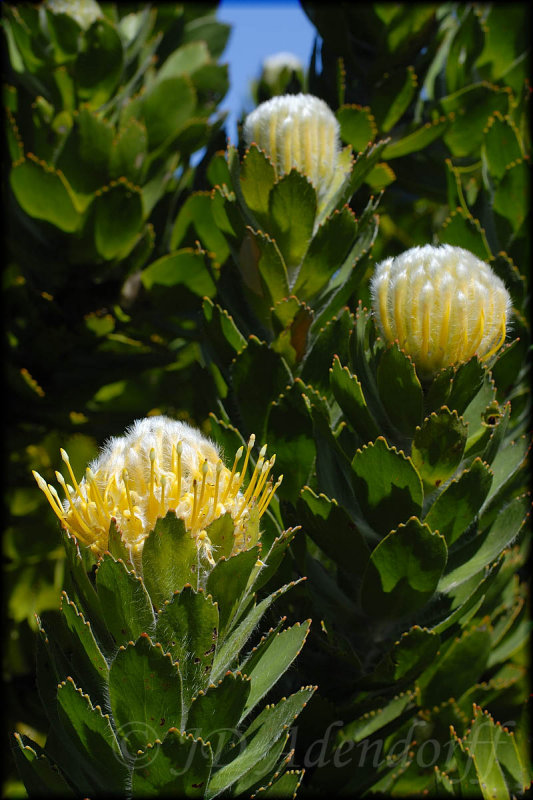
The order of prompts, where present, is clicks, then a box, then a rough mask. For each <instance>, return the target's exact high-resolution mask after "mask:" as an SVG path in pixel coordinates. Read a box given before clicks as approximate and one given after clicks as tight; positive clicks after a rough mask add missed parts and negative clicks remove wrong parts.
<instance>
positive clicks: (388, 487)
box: [351, 436, 423, 535]
mask: <svg viewBox="0 0 533 800" xmlns="http://www.w3.org/2000/svg"><path fill="white" fill-rule="evenodd" d="M351 479H352V486H353V490H354V493H355V496H356V498H357V501H358V503H359V505H360V506H361V509H362V511H363V513H364V515H365V518H366V519H367V521H368V522H369V523H370V525H372V527H373V528H374V530H376V532H378V533H379V534H381V535H385V534H386V533H388V532H389V531H390V530H391V529H392V528H396V527H397V526H398V524H399V523H400V522H405V521H406V520H407V519H409V517H413V516H418V515H419V514H420V512H421V510H422V499H423V492H422V481H421V480H420V477H419V475H418V473H417V471H416V469H415V468H414V466H413V462H412V461H411V459H410V458H407V457H406V456H405V455H404V454H403V453H402V452H401V451H398V450H396V448H395V447H389V445H388V444H387V442H386V440H385V438H384V437H383V436H379V437H378V438H377V439H376V441H375V442H373V443H370V444H368V445H365V446H363V448H362V449H361V450H357V452H356V454H355V456H354V457H353V460H352V476H351Z"/></svg>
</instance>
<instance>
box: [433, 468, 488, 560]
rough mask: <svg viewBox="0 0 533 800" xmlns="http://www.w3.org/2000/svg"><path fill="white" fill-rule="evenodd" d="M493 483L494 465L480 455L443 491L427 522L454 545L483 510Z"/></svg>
mask: <svg viewBox="0 0 533 800" xmlns="http://www.w3.org/2000/svg"><path fill="white" fill-rule="evenodd" d="M491 483H492V472H491V470H490V468H489V467H488V466H487V465H486V464H485V463H484V462H483V461H482V460H481V459H480V458H476V459H475V460H474V462H473V464H472V466H471V467H470V469H467V470H465V471H464V472H462V473H461V474H460V475H459V477H458V478H455V479H454V480H452V481H451V483H449V484H448V486H446V488H445V489H444V490H443V491H442V492H441V494H439V496H438V497H437V499H436V500H435V502H434V503H433V505H432V506H431V508H430V509H429V511H428V513H427V514H426V516H425V518H424V521H425V522H426V523H427V524H428V525H429V527H430V528H431V529H432V530H434V531H438V532H439V533H440V534H441V535H442V536H444V538H445V539H446V542H447V544H448V545H451V544H453V542H455V541H456V539H458V538H459V537H460V536H461V535H462V534H463V533H464V532H465V531H466V530H467V528H468V527H469V525H470V524H471V523H472V522H473V520H474V519H475V517H476V515H477V514H478V513H479V509H480V508H481V506H482V504H483V501H484V500H485V498H486V497H487V495H488V493H489V490H490V487H491Z"/></svg>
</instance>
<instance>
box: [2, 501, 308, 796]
mask: <svg viewBox="0 0 533 800" xmlns="http://www.w3.org/2000/svg"><path fill="white" fill-rule="evenodd" d="M180 523H181V521H180V520H177V519H176V517H175V515H174V514H172V513H169V514H168V515H167V516H166V517H165V518H164V519H160V520H158V523H157V525H156V527H155V529H154V531H153V532H152V533H151V535H150V536H149V537H148V539H147V540H146V547H145V548H144V550H143V560H142V572H140V573H138V572H136V571H135V570H134V569H133V567H132V565H131V564H128V565H125V563H124V562H123V561H122V560H121V559H115V558H114V557H113V556H112V555H111V554H110V553H104V554H103V556H101V557H100V558H99V559H98V562H97V565H96V570H95V571H93V570H91V571H90V572H89V574H88V573H87V572H86V570H85V568H84V567H83V564H82V559H81V554H80V552H79V551H77V553H74V554H73V558H72V564H73V567H74V568H75V570H76V572H75V574H74V575H73V587H74V589H75V592H76V597H77V604H76V603H74V602H73V601H71V600H69V598H68V596H67V594H66V593H65V592H64V593H63V603H62V607H61V613H60V615H59V618H58V619H56V615H52V616H47V617H46V618H44V619H43V620H42V625H43V627H42V628H40V632H41V636H42V646H43V647H44V648H45V650H46V654H45V657H44V658H43V659H40V660H39V666H38V675H37V680H38V684H39V688H40V692H41V696H42V697H43V700H44V699H45V697H46V698H47V702H46V712H47V715H48V719H49V726H50V727H49V731H48V737H47V744H46V746H45V748H44V751H43V752H41V750H40V748H39V746H38V745H37V744H35V743H32V742H31V741H30V740H28V741H27V742H26V741H25V740H23V739H22V738H20V737H18V738H17V740H16V744H15V750H16V758H17V763H19V765H20V771H21V776H22V778H23V780H24V782H25V785H26V787H27V789H28V791H30V792H32V793H33V792H36V793H39V792H40V793H43V792H46V791H47V790H48V789H50V788H51V787H54V788H55V785H56V784H57V785H58V786H60V787H63V788H64V789H71V790H74V791H75V792H76V793H78V794H81V793H83V794H85V793H87V792H89V791H91V792H96V793H102V792H109V791H111V792H113V793H117V794H122V795H124V796H126V795H127V794H128V793H129V791H130V789H129V787H130V786H131V788H132V791H133V795H134V796H137V795H144V794H146V793H149V794H150V793H155V794H161V793H165V792H167V791H173V792H176V791H179V792H185V793H186V794H187V795H189V794H192V795H193V796H195V795H196V794H199V796H201V797H212V796H215V795H216V794H218V793H219V792H221V791H222V790H225V789H231V787H232V786H234V784H235V782H236V781H237V780H244V778H245V777H246V776H249V778H250V779H251V782H252V783H253V784H254V785H255V784H256V783H257V786H258V787H259V786H260V785H264V786H266V785H267V784H268V783H269V781H271V780H273V779H274V778H276V777H277V776H278V775H279V773H280V771H281V770H282V769H284V768H285V766H286V762H287V759H286V757H285V756H284V745H285V743H286V737H284V736H283V733H284V729H285V728H286V727H287V725H288V724H289V723H290V722H292V720H293V719H294V718H295V716H297V714H298V713H299V711H300V710H301V709H302V708H303V707H304V705H305V703H306V702H307V700H308V699H309V697H310V696H311V695H312V693H313V691H314V687H308V688H306V689H301V690H300V691H299V692H297V693H296V694H293V695H292V696H291V697H289V698H283V699H282V700H281V701H280V702H279V703H278V704H277V705H276V706H267V707H266V708H265V709H264V710H263V711H262V712H260V713H259V714H258V713H257V711H255V709H256V708H257V706H258V704H259V703H260V701H261V700H262V699H263V697H264V696H265V694H267V693H268V692H269V691H270V690H271V689H272V688H273V687H274V685H275V684H276V683H277V682H278V680H279V679H280V678H281V676H282V675H283V673H284V672H285V671H286V670H287V669H288V667H289V666H290V665H291V663H292V662H293V661H294V659H295V658H296V657H297V656H298V654H299V652H300V650H301V648H302V646H303V643H304V641H305V638H306V636H307V633H308V629H309V622H310V621H309V620H308V621H307V622H305V623H304V624H302V625H300V624H299V623H297V624H296V625H293V626H292V627H287V628H284V627H283V623H284V621H285V620H284V618H283V619H281V620H280V623H279V625H278V626H277V629H276V630H274V631H270V633H269V634H267V635H266V636H265V637H263V638H262V639H261V640H259V641H258V642H257V644H256V646H255V647H253V648H252V650H251V651H250V652H249V653H246V652H245V651H244V648H245V647H246V646H248V647H249V646H250V639H251V637H252V636H253V634H254V630H255V629H256V627H257V625H258V623H260V622H261V619H262V617H263V615H264V613H265V611H266V610H267V609H268V608H269V606H270V605H271V604H272V602H273V601H274V600H275V599H276V598H277V597H279V596H280V595H282V594H283V593H284V592H285V591H286V590H287V589H289V588H291V586H292V585H293V584H288V585H286V586H284V587H283V588H282V589H279V590H277V591H274V592H273V593H271V594H269V595H267V596H266V597H265V598H264V599H263V600H262V601H261V602H259V603H257V600H256V590H257V587H258V585H259V580H258V579H259V577H260V575H261V571H262V570H263V569H266V568H267V567H268V565H269V564H270V555H271V554H272V555H273V557H274V560H276V559H277V558H279V555H278V553H277V549H278V547H277V545H276V543H274V544H273V546H272V547H270V548H268V547H266V548H265V552H264V553H263V555H262V558H263V560H262V561H261V562H260V561H258V554H259V552H260V546H255V547H253V548H252V549H250V550H246V551H242V552H241V553H238V554H237V555H235V556H231V557H226V556H223V555H222V556H220V557H219V559H218V561H217V563H216V565H215V566H214V567H213V568H212V570H211V572H210V573H209V575H208V576H207V579H206V576H205V575H204V576H203V577H202V578H200V575H199V574H198V580H199V581H200V580H201V582H202V583H205V586H197V587H193V586H191V583H190V581H189V576H190V575H191V574H193V573H194V570H196V568H197V565H198V558H199V557H198V553H197V550H196V546H195V544H194V541H193V540H192V539H191V538H190V536H189V534H188V533H187V532H185V530H184V528H183V524H182V523H181V524H180ZM287 534H290V531H287V532H286V535H285V536H284V537H281V538H283V539H284V543H283V545H282V548H283V550H284V549H286V547H287V546H288V544H289V542H290V540H291V536H290V535H287ZM183 536H185V537H188V538H189V541H190V542H191V543H192V544H193V547H194V552H193V551H190V550H187V549H186V548H185V547H183V542H182V543H181V545H180V542H179V541H176V537H178V538H179V537H181V539H183ZM119 538H120V535H117V534H115V539H119ZM281 538H280V539H278V540H276V542H280V541H281ZM155 542H159V545H158V546H157V547H155V546H154V543H155ZM165 542H166V545H168V547H166V550H165V553H166V555H165V557H164V558H163V557H162V552H163V551H162V547H165ZM65 543H66V545H67V548H68V550H69V552H72V540H70V539H65ZM115 546H116V545H115ZM123 546H124V547H125V545H124V543H123ZM169 548H170V549H169ZM244 562H246V564H245V563H244ZM191 568H194V569H193V571H192V572H191ZM171 573H172V574H171ZM148 578H149V580H148ZM112 586H114V587H115V591H114V592H111V591H110V589H111V587H112ZM87 597H90V598H91V602H92V603H93V606H92V611H91V608H90V606H89V605H88V603H87V601H86V600H84V598H87ZM95 601H97V602H98V603H99V608H100V611H99V612H96V610H95V605H94V603H95ZM88 612H90V613H91V622H93V623H96V621H97V619H100V624H101V626H102V627H101V633H100V634H98V635H94V634H93V632H92V626H91V622H89V621H86V619H85V617H84V615H83V614H84V613H86V614H87V615H88ZM102 709H105V712H104V711H103V710H102ZM280 737H282V738H281V748H280V747H279V746H278V742H279V741H280ZM245 744H246V749H244V746H245ZM249 749H250V750H251V751H252V752H253V754H254V757H253V758H250V756H249V755H247V756H244V753H245V752H246V753H248V750H249ZM258 761H264V762H265V764H264V769H263V770H262V771H261V773H260V774H259V775H254V773H253V770H252V768H253V767H255V766H256V765H257V762H258ZM61 776H64V785H63V779H62V778H61Z"/></svg>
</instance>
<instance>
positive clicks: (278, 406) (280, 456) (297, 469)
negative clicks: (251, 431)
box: [265, 380, 316, 503]
mask: <svg viewBox="0 0 533 800" xmlns="http://www.w3.org/2000/svg"><path fill="white" fill-rule="evenodd" d="M265 436H266V439H267V441H268V442H269V446H270V447H271V449H272V451H273V452H274V453H275V454H276V470H277V471H278V472H279V473H280V474H282V475H283V483H282V484H281V486H280V488H279V490H278V495H279V497H283V498H284V499H288V500H289V501H290V502H292V503H294V502H296V499H297V497H298V495H299V493H300V489H301V487H302V485H303V484H304V483H306V482H307V480H308V479H309V475H310V473H311V470H312V468H313V464H314V461H315V457H316V448H315V443H314V440H313V421H312V419H311V415H310V413H309V408H308V406H307V404H306V402H305V400H304V398H303V396H302V389H301V381H299V380H297V381H295V383H293V384H292V386H290V387H289V388H288V389H287V390H286V391H285V392H284V393H283V394H281V395H280V396H279V397H278V399H277V400H275V401H274V402H273V403H272V406H271V408H270V412H269V415H268V422H267V428H266V434H265Z"/></svg>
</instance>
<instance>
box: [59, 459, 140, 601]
mask: <svg viewBox="0 0 533 800" xmlns="http://www.w3.org/2000/svg"><path fill="white" fill-rule="evenodd" d="M71 461H72V458H71ZM107 549H108V551H109V552H110V553H111V555H112V556H113V558H114V559H115V561H118V560H119V559H121V560H122V561H123V562H124V566H125V567H126V569H127V570H134V566H133V561H132V557H131V553H130V549H129V547H128V546H127V545H126V543H125V541H124V539H123V538H122V535H121V533H120V531H119V530H118V528H117V524H116V521H115V520H114V519H112V520H111V523H110V525H109V533H108V538H107ZM103 613H104V611H103V609H102V616H103Z"/></svg>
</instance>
